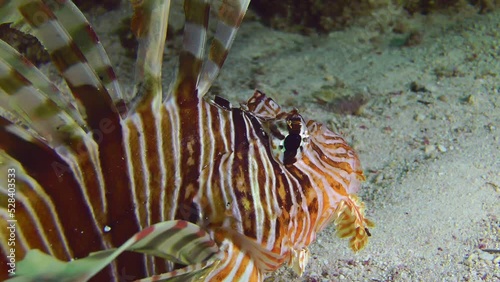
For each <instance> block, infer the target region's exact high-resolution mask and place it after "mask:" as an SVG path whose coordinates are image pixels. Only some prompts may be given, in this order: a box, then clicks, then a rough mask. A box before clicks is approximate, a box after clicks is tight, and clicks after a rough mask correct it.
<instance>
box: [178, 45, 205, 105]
mask: <svg viewBox="0 0 500 282" xmlns="http://www.w3.org/2000/svg"><path fill="white" fill-rule="evenodd" d="M202 63H203V61H202V60H200V59H198V58H196V57H195V56H194V55H193V54H191V53H190V52H187V51H182V52H181V53H180V54H179V73H178V74H177V82H178V84H177V85H176V89H175V90H174V93H175V95H176V99H177V104H178V105H179V107H180V108H190V109H194V108H196V106H197V105H198V98H197V93H196V81H197V78H198V75H199V74H200V71H201V66H202Z"/></svg>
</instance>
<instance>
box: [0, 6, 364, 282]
mask: <svg viewBox="0 0 500 282" xmlns="http://www.w3.org/2000/svg"><path fill="white" fill-rule="evenodd" d="M45 2H47V3H45ZM46 4H47V5H46ZM133 4H134V10H135V14H134V19H133V22H132V28H133V30H134V32H135V34H136V36H137V37H138V40H139V43H140V47H139V54H138V61H137V74H136V80H137V84H136V88H135V89H134V93H133V95H126V94H122V92H121V90H120V86H119V84H118V83H117V81H116V77H115V75H114V73H113V71H112V68H111V66H110V64H109V60H108V59H107V57H106V54H105V52H104V50H103V49H102V46H100V44H99V42H98V39H97V36H96V35H95V33H94V32H93V31H92V28H91V27H90V25H88V23H87V22H86V20H85V19H84V18H83V16H82V15H81V13H79V11H78V10H77V9H76V7H74V6H73V5H72V4H71V3H70V2H66V1H44V2H42V1H37V0H26V1H20V2H16V1H7V2H6V4H4V6H3V7H2V6H0V19H2V22H4V21H8V20H11V21H15V22H16V21H20V22H21V27H20V28H21V29H23V28H24V29H25V30H26V31H28V32H31V33H33V34H35V35H36V36H37V37H38V38H39V39H40V40H41V41H42V43H43V44H44V45H45V46H46V47H47V49H48V51H49V53H50V54H51V57H52V60H53V62H54V64H55V65H56V67H58V69H59V71H60V73H61V75H62V76H63V77H64V79H65V81H66V83H67V84H68V86H69V88H70V90H71V92H72V94H71V96H69V97H70V99H67V98H65V96H64V95H63V94H62V93H61V92H60V90H59V89H57V87H55V86H54V85H52V84H51V83H50V81H48V80H47V79H46V78H45V76H43V75H42V74H41V73H39V72H38V71H37V70H36V68H34V67H33V66H32V65H30V64H29V62H26V60H24V59H23V58H22V57H21V56H20V55H19V54H17V53H16V52H15V51H14V50H12V49H11V48H10V47H8V46H7V45H6V44H4V43H3V42H2V44H0V47H1V48H2V50H3V51H4V52H3V55H1V56H0V57H1V59H0V94H1V95H0V105H1V110H0V115H1V117H0V140H1V141H0V170H1V171H2V173H3V174H2V175H1V176H0V180H1V184H0V188H1V193H0V200H1V205H0V216H1V217H2V218H3V219H5V220H2V221H1V224H2V225H1V226H0V228H1V231H0V240H1V244H2V245H1V246H2V249H1V250H2V254H1V255H2V258H1V259H2V260H3V259H5V258H6V257H7V255H8V254H9V246H8V245H7V244H6V242H8V237H9V232H8V229H7V227H8V224H9V223H8V221H7V220H8V219H9V216H10V214H9V206H8V205H7V204H6V203H8V200H7V199H8V197H9V190H8V187H9V186H8V185H7V183H8V179H6V177H7V174H5V173H4V172H5V171H7V170H9V169H14V170H15V172H16V180H15V181H16V194H15V199H16V210H15V218H16V219H17V229H16V234H17V236H16V257H17V260H20V259H21V258H23V257H24V256H25V255H26V253H27V251H28V250H30V249H40V250H41V251H42V252H45V253H47V254H49V255H52V256H54V257H57V258H59V259H62V260H71V259H79V258H82V257H85V256H87V255H89V253H90V252H94V251H98V250H103V249H109V248H114V247H118V246H120V245H122V244H124V243H125V242H126V241H127V240H128V239H129V238H131V237H132V236H134V234H136V233H137V232H139V231H140V230H143V229H147V228H148V226H151V225H153V224H156V223H158V222H165V221H171V220H184V221H187V222H191V223H194V224H196V225H197V226H199V227H200V228H201V229H203V230H205V231H206V232H207V233H208V234H209V235H210V238H211V239H212V240H213V241H214V242H215V243H216V244H217V246H218V248H219V249H220V257H219V259H218V261H217V262H216V263H214V264H213V265H211V266H210V267H209V268H208V269H209V271H208V272H206V273H205V274H203V275H200V276H197V277H195V278H196V279H204V280H214V281H219V280H225V281H237V280H240V281H262V280H263V278H264V275H265V274H266V273H268V272H270V271H273V270H275V269H277V268H279V267H280V266H281V265H282V264H283V263H289V264H290V265H292V266H293V267H294V268H295V269H297V272H299V273H301V272H302V271H303V269H304V266H305V263H306V261H307V246H308V245H309V244H310V243H312V241H313V240H314V239H315V236H316V233H317V232H318V231H320V230H322V229H323V228H324V227H325V226H326V225H327V224H328V223H330V222H332V221H335V224H336V225H337V231H338V234H339V235H340V236H341V237H350V238H351V244H350V245H351V248H352V249H353V250H355V251H357V250H359V249H361V248H363V247H364V246H365V244H366V242H367V236H368V235H367V231H366V229H365V227H366V226H371V222H370V221H369V220H367V219H365V218H364V205H363V203H362V202H360V201H358V199H357V198H356V196H355V195H354V194H355V193H356V192H357V190H358V189H359V187H360V182H361V181H362V180H364V176H363V173H362V171H361V168H360V165H359V161H358V158H357V156H356V154H355V152H354V151H353V150H352V149H351V148H350V147H349V146H348V145H347V144H346V142H345V141H344V140H343V139H342V137H340V136H339V135H337V134H335V133H333V132H331V131H329V130H327V129H326V128H325V127H324V126H322V125H321V124H319V123H316V122H314V121H307V122H306V120H304V119H303V118H302V117H301V116H300V114H299V113H298V112H297V111H296V110H293V111H291V112H283V111H282V110H281V108H280V107H279V106H278V105H277V104H276V103H275V102H274V101H273V100H271V99H270V98H268V97H266V96H265V95H264V94H262V93H260V92H258V91H256V92H255V94H254V95H253V97H251V98H250V99H249V100H248V102H247V103H246V104H244V105H242V106H241V107H239V108H232V107H231V105H230V103H229V102H227V101H225V100H224V99H222V98H219V97H211V98H207V96H206V95H205V94H206V93H207V91H208V89H209V87H210V85H211V84H212V82H213V80H214V79H215V77H216V76H217V73H218V71H219V69H220V68H221V67H222V64H223V62H224V60H225V58H226V56H227V53H228V50H229V47H230V45H231V42H232V40H233V39H234V36H235V34H236V30H237V27H238V26H239V23H240V22H241V20H242V17H243V15H244V12H245V10H246V7H247V5H248V1H237V0H233V1H223V2H222V4H221V7H220V10H219V25H218V29H217V31H216V33H215V38H216V40H214V41H213V42H212V45H211V48H210V51H209V55H208V60H206V61H203V55H204V45H205V39H206V33H207V32H206V31H207V27H208V15H209V8H210V4H208V3H206V2H205V1H186V4H185V12H186V25H185V41H184V51H183V52H181V54H180V58H179V60H180V62H179V70H178V74H177V79H176V81H175V83H174V84H173V85H172V87H171V88H170V89H169V90H168V91H166V92H165V93H164V92H163V91H162V89H161V83H160V72H161V63H160V62H161V56H162V54H163V44H164V39H165V36H166V22H167V19H168V12H169V1H153V0H151V1H139V2H137V3H135V2H133ZM49 6H50V9H49ZM2 9H3V10H4V11H7V10H8V9H13V10H15V11H19V13H18V17H19V18H15V17H14V16H11V14H12V15H14V13H13V12H11V13H7V12H5V13H4V14H3V15H2V12H3V11H2ZM52 11H53V12H52ZM41 13H42V15H43V16H41ZM5 14H7V16H6V15H5ZM2 17H3V18H2ZM75 18H76V19H78V20H74V19H75ZM70 19H73V21H71V20H70ZM27 26H29V28H27ZM61 30H67V34H65V33H61ZM159 35H160V36H159ZM65 36H66V37H65ZM12 101H14V102H12ZM75 101H76V102H75ZM181 229H182V228H181ZM182 242H184V244H188V245H189V242H190V241H188V239H186V240H185V241H182ZM186 242H188V243H186ZM193 246H194V247H196V245H195V244H194V243H193ZM176 248H177V247H175V246H172V249H174V250H175V249H176ZM173 261H174V262H179V261H176V260H175V258H173ZM7 262H8V261H1V263H2V264H4V265H5V264H6V263H7ZM178 267H179V265H173V264H172V263H165V260H163V259H160V258H152V257H150V256H144V255H140V254H136V253H125V254H122V255H121V256H120V257H119V258H118V259H117V260H116V261H115V262H114V263H113V264H112V265H111V266H110V267H108V268H106V269H105V270H103V271H102V272H100V273H99V274H98V275H97V276H96V280H99V281H103V280H106V281H107V280H110V279H111V278H114V279H116V280H118V279H119V278H120V277H123V275H126V276H127V277H131V278H133V279H136V278H141V277H146V276H151V275H153V274H160V273H164V272H166V271H171V270H172V268H178ZM1 275H4V273H2V274H1ZM0 277H2V278H5V277H3V276H0Z"/></svg>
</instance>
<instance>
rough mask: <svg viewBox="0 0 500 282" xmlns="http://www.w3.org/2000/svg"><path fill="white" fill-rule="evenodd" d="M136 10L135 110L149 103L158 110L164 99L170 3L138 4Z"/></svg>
mask: <svg viewBox="0 0 500 282" xmlns="http://www.w3.org/2000/svg"><path fill="white" fill-rule="evenodd" d="M132 6H133V8H134V15H133V17H132V24H131V28H132V31H133V32H134V34H135V36H136V38H137V40H138V41H139V48H138V52H137V62H136V70H135V89H134V93H133V94H134V97H133V101H132V102H133V103H135V105H132V107H136V106H137V107H140V106H141V104H142V103H145V104H146V105H148V104H153V107H154V108H155V109H158V107H159V106H160V105H161V103H160V102H161V99H162V96H163V95H162V87H161V69H162V68H161V66H162V62H163V49H164V47H165V39H166V36H167V25H168V15H169V11H170V1H160V0H141V1H139V0H134V1H132ZM152 19H155V20H152Z"/></svg>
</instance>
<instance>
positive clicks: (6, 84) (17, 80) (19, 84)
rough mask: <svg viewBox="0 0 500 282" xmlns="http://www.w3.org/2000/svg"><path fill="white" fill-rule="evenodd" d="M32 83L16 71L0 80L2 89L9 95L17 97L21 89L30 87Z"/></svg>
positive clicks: (12, 70) (13, 70)
mask: <svg viewBox="0 0 500 282" xmlns="http://www.w3.org/2000/svg"><path fill="white" fill-rule="evenodd" d="M30 85H31V82H30V81H29V80H28V79H26V77H24V76H23V75H22V74H20V73H19V72H18V71H16V70H15V69H11V70H10V73H9V75H7V76H4V77H1V78H0V87H1V88H2V89H3V91H5V93H6V94H7V95H15V94H16V92H17V91H19V90H20V89H21V88H23V87H26V86H30Z"/></svg>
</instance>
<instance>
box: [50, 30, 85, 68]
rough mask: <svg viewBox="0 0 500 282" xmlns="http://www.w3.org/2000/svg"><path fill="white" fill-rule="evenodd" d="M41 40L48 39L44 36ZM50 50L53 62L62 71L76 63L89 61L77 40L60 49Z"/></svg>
mask: <svg viewBox="0 0 500 282" xmlns="http://www.w3.org/2000/svg"><path fill="white" fill-rule="evenodd" d="M41 40H42V41H43V40H47V39H46V38H42V39H41ZM48 51H49V52H50V57H51V59H52V63H53V64H54V65H55V66H56V67H57V69H58V70H59V72H61V73H64V71H66V70H67V69H68V68H70V67H72V66H74V65H77V64H79V63H86V62H87V59H85V56H84V55H83V53H82V51H81V50H80V48H79V47H78V46H77V45H76V44H75V42H70V43H69V44H68V45H64V46H62V47H60V48H59V49H56V50H48ZM82 67H83V66H82Z"/></svg>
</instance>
